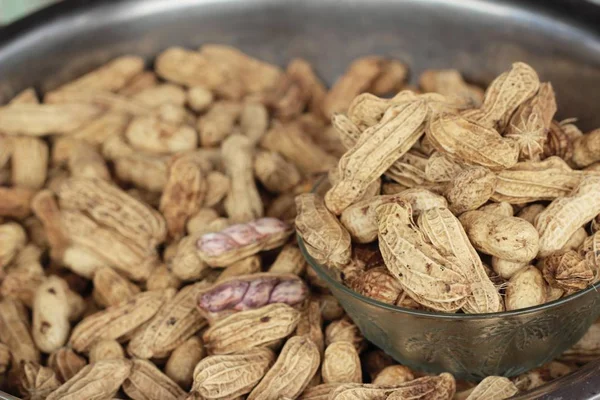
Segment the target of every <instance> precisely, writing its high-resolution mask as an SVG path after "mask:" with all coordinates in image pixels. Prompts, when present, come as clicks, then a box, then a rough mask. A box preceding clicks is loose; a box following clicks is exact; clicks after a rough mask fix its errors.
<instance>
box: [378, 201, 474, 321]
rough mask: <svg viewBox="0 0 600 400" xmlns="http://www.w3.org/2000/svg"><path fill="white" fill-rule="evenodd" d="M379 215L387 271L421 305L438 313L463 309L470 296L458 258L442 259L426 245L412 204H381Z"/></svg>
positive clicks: (432, 248)
mask: <svg viewBox="0 0 600 400" xmlns="http://www.w3.org/2000/svg"><path fill="white" fill-rule="evenodd" d="M377 216H378V220H379V249H380V250H381V254H382V256H383V259H384V261H385V264H386V266H387V268H388V270H389V271H390V272H391V273H392V275H393V276H395V277H396V278H398V280H399V281H400V284H401V285H402V287H403V289H404V291H406V292H407V293H408V294H409V295H410V296H411V297H412V298H413V299H415V300H416V301H417V302H419V303H420V304H423V305H426V306H427V307H431V308H434V309H436V310H440V311H444V310H446V311H452V310H458V309H459V308H461V307H462V306H463V305H464V304H465V302H466V301H467V298H468V295H469V293H470V290H469V288H468V283H467V280H466V276H465V275H464V273H463V272H462V271H461V269H460V267H459V266H458V265H456V261H457V260H456V259H454V258H444V257H442V256H441V255H440V254H439V253H438V251H437V250H436V249H435V248H434V247H433V246H431V245H430V244H428V243H426V242H425V240H424V238H423V236H422V234H421V233H420V232H419V231H418V228H417V227H416V226H415V225H414V222H413V221H412V210H411V208H410V205H408V204H407V203H394V204H385V205H381V206H379V207H378V208H377ZM409 265H410V267H409ZM417 271H418V272H417Z"/></svg>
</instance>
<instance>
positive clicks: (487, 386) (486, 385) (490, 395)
mask: <svg viewBox="0 0 600 400" xmlns="http://www.w3.org/2000/svg"><path fill="white" fill-rule="evenodd" d="M518 392H519V389H517V387H516V386H515V385H514V384H513V383H512V382H511V381H510V380H508V379H507V378H504V377H500V376H488V377H487V378H485V379H484V380H482V381H481V382H480V383H479V385H477V386H476V387H475V389H473V391H472V392H471V394H469V396H468V397H467V399H466V400H483V399H499V400H501V399H508V398H510V397H512V396H514V395H515V394H517V393H518Z"/></svg>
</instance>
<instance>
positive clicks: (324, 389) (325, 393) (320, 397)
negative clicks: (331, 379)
mask: <svg viewBox="0 0 600 400" xmlns="http://www.w3.org/2000/svg"><path fill="white" fill-rule="evenodd" d="M341 385H343V384H342V383H321V384H319V385H316V386H309V387H308V388H306V390H305V391H304V392H302V394H301V395H300V397H299V398H300V399H301V400H327V399H328V398H329V395H330V394H331V393H332V392H333V391H334V390H335V389H337V388H338V387H340V386H341Z"/></svg>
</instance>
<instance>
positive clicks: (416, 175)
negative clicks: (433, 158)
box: [385, 150, 428, 187]
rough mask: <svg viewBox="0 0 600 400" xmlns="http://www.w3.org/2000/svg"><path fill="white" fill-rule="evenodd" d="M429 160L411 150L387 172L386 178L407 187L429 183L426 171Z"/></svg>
mask: <svg viewBox="0 0 600 400" xmlns="http://www.w3.org/2000/svg"><path fill="white" fill-rule="evenodd" d="M427 161H428V159H427V158H425V157H424V156H423V155H422V154H420V153H418V152H416V151H413V150H409V152H408V153H406V154H404V155H403V156H402V157H400V158H399V159H398V160H396V161H395V162H394V164H392V166H391V167H390V168H389V169H388V170H387V171H386V172H385V176H387V177H388V178H390V179H392V180H393V181H395V182H398V183H400V184H403V185H406V186H407V187H416V186H419V185H423V184H424V183H426V182H427V176H426V175H425V169H426V168H427Z"/></svg>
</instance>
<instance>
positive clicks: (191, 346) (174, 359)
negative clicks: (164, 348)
mask: <svg viewBox="0 0 600 400" xmlns="http://www.w3.org/2000/svg"><path fill="white" fill-rule="evenodd" d="M204 356H205V350H204V344H203V343H202V340H201V339H200V338H199V337H197V336H192V337H191V338H189V339H188V340H186V341H185V342H183V343H182V344H180V345H179V346H178V347H177V348H175V350H173V352H172V353H171V355H170V356H169V359H168V360H167V364H166V365H165V374H166V375H167V376H168V377H169V378H171V379H172V380H173V381H174V382H175V383H177V384H178V385H179V386H181V387H182V388H183V389H184V390H189V389H190V387H191V386H192V381H193V379H194V368H195V367H196V365H197V364H198V363H199V362H200V360H202V359H203V358H204Z"/></svg>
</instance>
